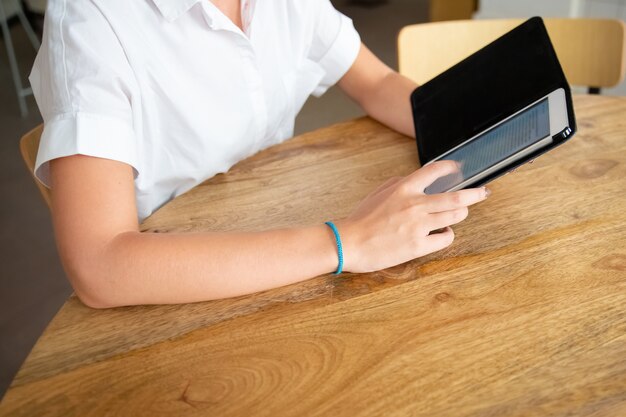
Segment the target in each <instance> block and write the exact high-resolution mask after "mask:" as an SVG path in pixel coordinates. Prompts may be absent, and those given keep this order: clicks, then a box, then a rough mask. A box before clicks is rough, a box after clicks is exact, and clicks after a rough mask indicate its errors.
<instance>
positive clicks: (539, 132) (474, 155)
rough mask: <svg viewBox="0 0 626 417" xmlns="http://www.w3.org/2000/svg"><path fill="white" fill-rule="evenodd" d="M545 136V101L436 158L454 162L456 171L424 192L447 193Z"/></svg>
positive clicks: (547, 128) (547, 114)
mask: <svg viewBox="0 0 626 417" xmlns="http://www.w3.org/2000/svg"><path fill="white" fill-rule="evenodd" d="M549 135H550V112H549V106H548V99H547V98H545V99H543V100H541V101H539V102H538V103H536V104H534V105H532V106H530V107H529V108H527V109H525V110H523V111H522V112H520V113H518V114H516V115H515V116H513V117H511V118H509V119H508V120H506V121H504V122H503V123H501V124H499V125H497V126H496V127H494V128H493V129H490V130H488V131H487V132H485V133H483V134H481V135H479V136H477V137H475V138H473V139H470V141H468V142H466V143H464V144H462V145H460V146H459V147H457V148H455V149H453V150H452V151H450V152H449V153H447V154H445V155H443V156H442V157H441V158H438V159H439V160H453V161H456V162H458V163H459V166H460V172H459V173H457V174H451V175H447V176H445V177H442V178H439V179H438V180H436V181H435V182H434V183H432V184H431V185H430V186H428V187H427V188H426V190H424V192H425V193H426V194H435V193H439V192H443V191H447V190H450V189H451V188H453V187H454V186H456V185H459V184H460V183H462V182H463V181H465V180H467V179H469V178H472V177H474V176H476V175H478V174H480V173H481V172H482V171H484V170H485V169H488V168H490V167H492V166H494V165H496V164H497V163H499V162H502V161H504V160H505V159H507V158H510V157H511V156H513V155H515V154H516V153H518V152H520V151H522V150H523V149H525V148H527V147H529V146H531V145H533V144H534V143H536V142H537V141H539V140H541V139H544V138H545V137H547V136H549Z"/></svg>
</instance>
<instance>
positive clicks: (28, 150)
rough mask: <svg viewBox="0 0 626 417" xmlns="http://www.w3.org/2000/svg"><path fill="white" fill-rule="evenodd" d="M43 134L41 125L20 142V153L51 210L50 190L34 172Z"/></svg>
mask: <svg viewBox="0 0 626 417" xmlns="http://www.w3.org/2000/svg"><path fill="white" fill-rule="evenodd" d="M41 132H43V125H42V124H41V125H39V126H37V127H36V128H34V129H33V130H31V131H30V132H28V133H27V134H25V135H24V136H22V139H21V140H20V151H21V152H22V158H23V159H24V162H25V163H26V168H28V170H29V171H30V173H31V175H32V176H33V179H34V180H35V184H37V187H38V188H39V192H41V196H42V197H43V199H44V201H45V202H46V204H47V205H48V208H50V190H49V189H48V188H46V187H44V186H43V184H41V183H40V182H39V180H38V179H37V178H35V174H34V173H33V170H34V169H35V161H36V160H37V151H38V150H39V139H40V138H41Z"/></svg>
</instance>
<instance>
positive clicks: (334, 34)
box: [309, 0, 361, 97]
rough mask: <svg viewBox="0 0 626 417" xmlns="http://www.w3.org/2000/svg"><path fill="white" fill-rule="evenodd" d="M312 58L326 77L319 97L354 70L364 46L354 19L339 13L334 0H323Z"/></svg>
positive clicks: (318, 92)
mask: <svg viewBox="0 0 626 417" xmlns="http://www.w3.org/2000/svg"><path fill="white" fill-rule="evenodd" d="M317 3H319V8H318V10H317V13H316V20H315V23H314V29H313V41H312V43H311V49H310V51H309V59H311V60H313V61H315V62H317V63H318V64H319V65H320V66H321V67H322V69H323V70H324V76H323V78H322V79H321V81H320V83H319V85H318V86H317V88H316V89H315V90H314V91H313V95H315V96H317V97H319V96H321V95H322V94H324V93H325V92H326V90H327V89H328V88H330V87H332V86H333V85H335V84H336V83H337V82H338V81H339V80H340V79H341V77H343V76H344V75H345V73H346V72H348V70H349V69H350V67H351V66H352V64H353V63H354V61H355V60H356V57H357V55H358V53H359V49H360V48H361V38H360V37H359V34H358V33H357V31H356V29H355V28H354V25H353V24H352V20H351V19H349V18H348V17H346V16H345V15H343V14H341V13H340V12H338V11H337V10H336V9H335V8H334V7H333V5H332V4H331V3H330V0H319V1H318V2H317Z"/></svg>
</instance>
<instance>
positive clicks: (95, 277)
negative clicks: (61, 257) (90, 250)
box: [67, 267, 125, 309]
mask: <svg viewBox="0 0 626 417" xmlns="http://www.w3.org/2000/svg"><path fill="white" fill-rule="evenodd" d="M67 275H68V278H69V280H70V283H71V284H72V287H73V289H74V293H75V294H76V296H77V297H78V299H79V300H80V301H81V302H82V303H83V304H84V305H86V306H87V307H90V308H93V309H106V308H114V307H121V306H122V305H125V304H124V303H122V302H121V300H120V299H119V297H116V296H115V294H116V293H119V291H118V290H116V288H115V284H114V283H115V282H116V280H114V279H111V278H112V277H111V276H105V275H104V274H102V272H99V271H98V270H97V268H94V267H86V268H72V269H69V268H68V271H67Z"/></svg>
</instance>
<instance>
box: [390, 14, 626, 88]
mask: <svg viewBox="0 0 626 417" xmlns="http://www.w3.org/2000/svg"><path fill="white" fill-rule="evenodd" d="M523 21H524V19H505V20H457V21H450V22H436V23H423V24H417V25H411V26H406V27H404V28H403V29H402V30H401V31H400V34H399V35H398V56H399V61H400V62H399V65H400V73H401V74H403V75H405V76H407V77H409V78H411V79H412V80H414V81H415V82H417V83H418V84H424V83H425V82H426V81H428V80H430V79H431V78H433V77H435V76H436V75H438V74H439V73H441V72H443V71H444V70H446V69H448V68H450V67H451V66H453V65H454V64H456V63H457V62H459V61H461V60H462V59H464V58H466V57H467V56H469V55H471V54H472V53H474V52H476V51H477V50H479V49H480V48H482V47H483V46H485V45H487V44H488V43H490V42H491V41H493V40H495V39H496V38H498V37H499V36H501V35H503V34H504V33H506V32H508V31H509V30H511V29H513V28H514V27H515V26H517V25H519V24H520V23H522V22H523ZM544 22H545V24H546V28H547V29H548V33H549V34H550V39H551V40H552V44H553V45H554V49H555V50H556V53H557V55H558V57H559V60H560V61H561V65H562V67H563V71H564V72H565V76H566V77H567V79H568V81H569V83H570V84H572V85H580V86H587V87H589V92H590V93H596V94H597V93H599V92H600V88H603V87H614V86H616V85H617V84H619V83H620V82H621V81H622V80H623V78H624V72H625V69H626V65H625V57H626V53H625V45H626V41H625V34H626V29H625V28H626V25H624V23H623V22H622V21H620V20H612V19H544Z"/></svg>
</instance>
